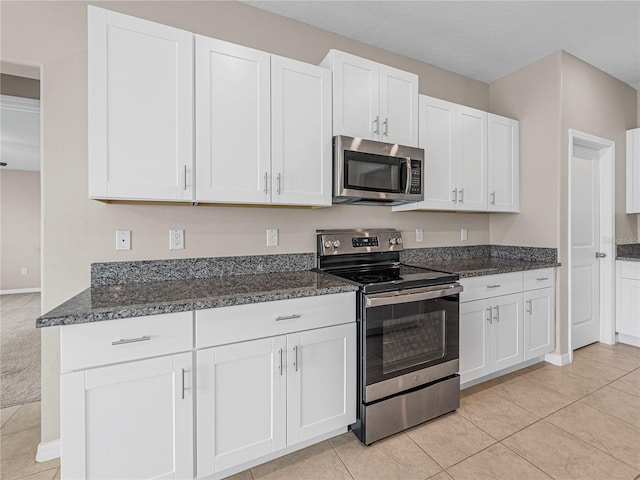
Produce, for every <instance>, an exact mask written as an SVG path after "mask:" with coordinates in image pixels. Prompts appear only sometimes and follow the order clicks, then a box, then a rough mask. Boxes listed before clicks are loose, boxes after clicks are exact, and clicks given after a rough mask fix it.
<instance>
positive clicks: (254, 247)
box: [1, 1, 489, 441]
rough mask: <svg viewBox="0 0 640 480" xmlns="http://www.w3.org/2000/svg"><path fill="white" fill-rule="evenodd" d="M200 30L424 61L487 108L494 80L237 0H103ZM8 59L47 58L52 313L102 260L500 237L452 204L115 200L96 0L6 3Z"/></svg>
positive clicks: (445, 83)
mask: <svg viewBox="0 0 640 480" xmlns="http://www.w3.org/2000/svg"><path fill="white" fill-rule="evenodd" d="M95 3H96V4H99V5H102V6H105V7H106V8H110V9H113V10H117V11H121V12H123V13H127V14H131V15H136V16H139V17H143V18H147V19H149V20H154V21H157V22H161V23H165V24H168V25H175V26H177V27H181V28H184V29H187V30H190V31H194V32H196V33H201V34H205V35H209V36H212V37H217V38H221V39H224V40H229V41H233V42H236V43H240V44H243V45H248V46H252V47H256V48H259V49H262V50H266V51H270V52H273V53H277V54H280V55H285V56H289V57H292V58H296V59H299V60H303V61H307V62H310V63H319V62H320V60H321V59H322V58H323V57H324V56H325V55H326V53H327V51H328V50H329V49H330V48H338V49H342V50H346V51H349V52H352V53H354V54H357V55H361V56H365V57H368V58H371V59H374V60H378V61H381V62H384V63H387V64H389V65H392V66H395V67H398V68H402V69H407V70H411V71H414V72H416V73H418V74H419V75H420V91H421V92H422V93H425V94H429V95H433V96H436V97H441V98H445V99H448V100H451V101H454V102H458V103H462V104H466V105H470V106H473V107H476V108H480V109H487V108H488V105H489V87H488V85H486V84H483V83H481V82H477V81H474V80H470V79H467V78H465V77H462V76H460V75H456V74H452V73H449V72H446V71H444V70H441V69H438V68H435V67H432V66H429V65H425V64H421V63H419V62H416V61H414V60H410V59H407V58H404V57H401V56H398V55H394V54H391V53H388V52H385V51H382V50H379V49H377V48H374V47H370V46H367V45H364V44H362V43H358V42H355V41H352V40H349V39H346V38H343V37H340V36H337V35H334V34H331V33H328V32H325V31H322V30H319V29H315V28H312V27H309V26H306V25H304V24H301V23H299V22H295V21H292V20H289V19H285V18H282V17H278V16H275V15H272V14H270V13H267V12H264V11H261V10H258V9H255V8H252V7H249V6H247V5H244V4H241V3H236V2H108V3H105V2H95ZM1 21H2V25H1V27H2V28H1V32H2V42H1V47H2V51H1V53H2V58H3V60H4V61H8V62H12V63H15V64H26V65H36V66H37V65H42V77H41V81H42V121H43V130H42V132H43V133H42V134H43V158H42V165H43V168H42V182H43V183H42V194H43V238H44V242H43V275H42V280H43V283H42V286H43V296H42V308H43V310H44V311H47V310H49V309H51V308H53V307H55V306H56V305H58V304H60V303H61V302H63V301H65V300H67V299H68V298H69V297H71V296H73V295H74V294H76V293H78V292H79V291H81V290H83V289H84V288H86V287H87V286H88V285H89V265H90V263H91V262H96V261H110V260H134V259H148V258H175V257H179V256H180V257H203V256H217V255H244V254H255V253H284V252H312V251H314V250H315V244H314V236H313V235H314V231H315V229H316V228H327V227H371V226H373V227H376V226H391V227H397V228H400V229H402V230H403V231H404V232H405V233H406V237H407V246H408V247H411V246H414V245H415V243H414V242H413V239H414V238H415V237H414V235H412V232H413V230H414V229H415V228H423V229H424V232H425V243H424V244H422V245H425V246H432V245H458V244H460V241H459V238H460V236H459V231H460V228H461V227H467V228H468V229H469V241H468V242H466V244H482V243H487V242H488V241H489V218H488V215H486V214H481V215H469V214H467V215H462V214H460V215H458V214H446V213H397V214H392V213H391V212H390V211H389V209H388V208H385V207H359V206H342V207H334V208H331V209H317V210H307V209H265V208H233V207H226V208H223V207H177V206H157V205H154V206H152V205H110V204H104V203H100V202H96V201H90V200H88V199H87V127H86V124H87V113H86V112H87V73H86V69H87V61H86V56H87V51H86V50H87V43H86V33H87V32H86V2H75V1H74V2H7V1H3V2H2V19H1ZM175 227H180V228H184V229H185V243H186V249H185V250H184V251H172V252H170V251H169V250H168V246H167V243H168V242H167V235H168V232H167V231H168V230H169V229H170V228H175ZM267 227H268V228H279V229H280V242H281V245H280V246H279V247H277V248H267V247H265V246H264V241H265V229H266V228H267ZM116 229H131V230H132V247H133V249H132V250H131V251H129V252H116V251H115V250H114V231H115V230H116ZM58 375H59V332H58V331H57V329H56V328H47V329H43V331H42V440H43V441H49V440H54V439H56V438H57V437H58V435H59V426H58V423H59V418H58V409H59V400H58V396H59V384H58Z"/></svg>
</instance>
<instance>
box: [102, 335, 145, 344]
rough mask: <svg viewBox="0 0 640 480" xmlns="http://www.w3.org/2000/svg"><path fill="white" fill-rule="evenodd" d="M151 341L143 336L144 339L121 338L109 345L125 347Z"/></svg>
mask: <svg viewBox="0 0 640 480" xmlns="http://www.w3.org/2000/svg"><path fill="white" fill-rule="evenodd" d="M149 340H151V337H149V336H147V335H145V336H144V337H139V338H121V339H120V340H116V341H115V342H111V345H125V344H127V343H136V342H148V341H149Z"/></svg>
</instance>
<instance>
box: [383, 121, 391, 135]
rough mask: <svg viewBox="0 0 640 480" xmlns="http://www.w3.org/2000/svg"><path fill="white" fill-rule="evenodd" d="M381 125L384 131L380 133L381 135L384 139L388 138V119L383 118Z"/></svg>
mask: <svg viewBox="0 0 640 480" xmlns="http://www.w3.org/2000/svg"><path fill="white" fill-rule="evenodd" d="M382 125H384V131H383V132H382V135H384V136H385V137H388V136H389V119H388V118H385V119H384V122H382Z"/></svg>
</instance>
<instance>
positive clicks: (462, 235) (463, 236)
mask: <svg viewBox="0 0 640 480" xmlns="http://www.w3.org/2000/svg"><path fill="white" fill-rule="evenodd" d="M467 238H468V234H467V229H466V228H464V227H462V228H461V229H460V240H467Z"/></svg>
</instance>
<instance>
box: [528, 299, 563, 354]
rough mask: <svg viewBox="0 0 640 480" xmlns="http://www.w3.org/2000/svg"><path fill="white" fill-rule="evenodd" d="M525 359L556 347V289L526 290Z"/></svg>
mask: <svg viewBox="0 0 640 480" xmlns="http://www.w3.org/2000/svg"><path fill="white" fill-rule="evenodd" d="M524 310H525V313H524V360H529V359H531V358H535V357H539V356H540V355H544V354H545V353H549V352H551V351H553V349H554V348H555V327H556V322H555V317H556V315H555V289H554V288H553V287H548V288H541V289H540V290H531V291H528V292H524Z"/></svg>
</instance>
